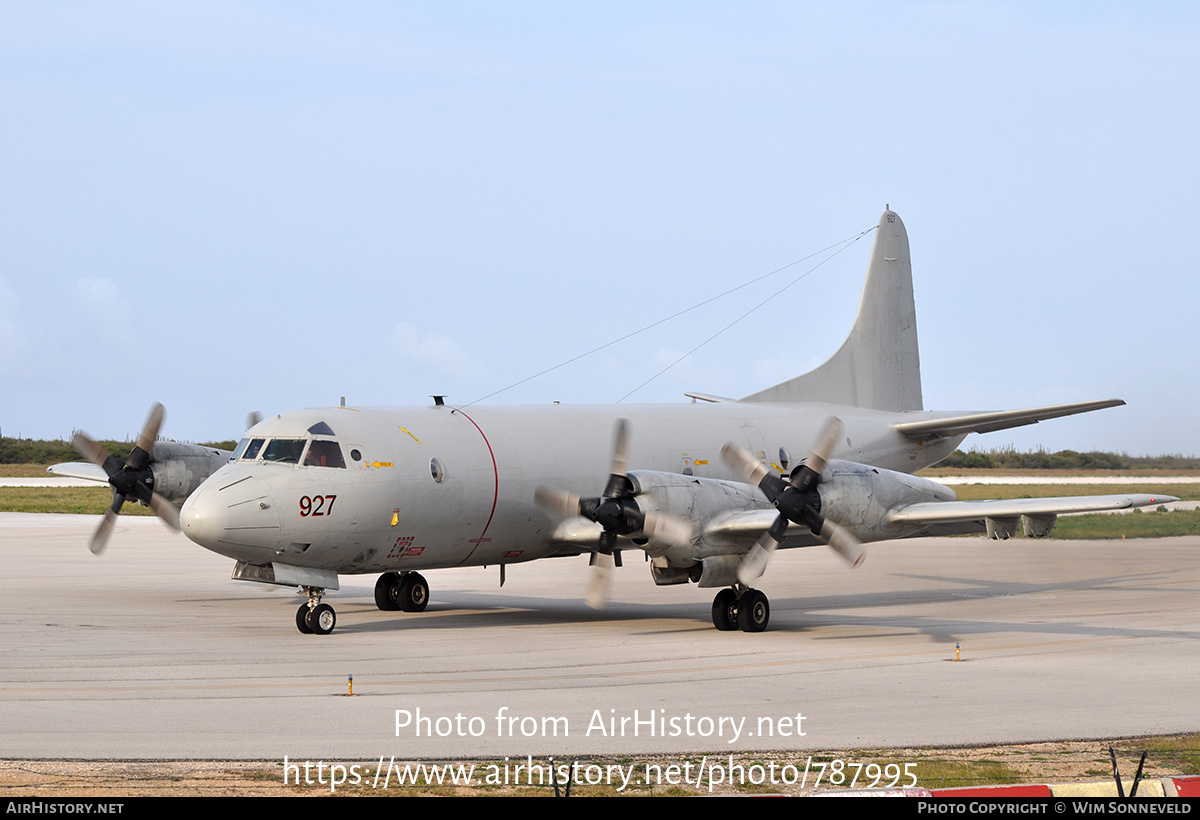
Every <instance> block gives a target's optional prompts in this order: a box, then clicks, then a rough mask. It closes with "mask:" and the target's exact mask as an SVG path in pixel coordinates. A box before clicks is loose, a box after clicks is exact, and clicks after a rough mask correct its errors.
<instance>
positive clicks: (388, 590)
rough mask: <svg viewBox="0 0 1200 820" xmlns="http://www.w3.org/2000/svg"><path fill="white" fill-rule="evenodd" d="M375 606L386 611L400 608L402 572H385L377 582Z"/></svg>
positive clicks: (394, 610)
mask: <svg viewBox="0 0 1200 820" xmlns="http://www.w3.org/2000/svg"><path fill="white" fill-rule="evenodd" d="M375 606H377V607H379V608H380V609H382V610H383V611H384V612H396V611H398V610H399V609H400V573H398V572H385V573H384V574H383V575H380V576H379V580H378V581H376V582H375Z"/></svg>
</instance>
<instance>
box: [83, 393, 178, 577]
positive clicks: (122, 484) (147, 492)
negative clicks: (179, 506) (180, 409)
mask: <svg viewBox="0 0 1200 820" xmlns="http://www.w3.org/2000/svg"><path fill="white" fill-rule="evenodd" d="M165 415H166V410H165V409H164V408H163V406H162V405H161V404H155V405H154V406H153V407H151V408H150V415H149V416H148V417H147V418H146V423H145V424H144V425H143V426H142V432H141V433H139V434H138V438H137V444H135V445H134V448H133V450H131V451H130V453H129V458H127V459H125V460H124V461H121V460H120V459H118V458H117V457H116V456H113V455H112V454H111V453H109V452H108V451H107V450H105V449H104V447H103V446H102V445H101V444H100V443H98V442H97V441H95V440H94V439H92V438H91V437H90V436H88V434H87V433H84V432H83V431H79V432H77V433H76V434H75V438H74V440H73V443H74V445H75V448H76V449H77V450H79V452H81V453H83V455H84V457H85V458H87V459H88V460H89V461H91V462H92V463H93V464H95V465H97V466H99V467H100V468H101V469H103V470H104V472H105V474H106V475H107V476H108V483H109V484H110V485H111V486H112V494H113V503H112V506H111V507H109V508H108V510H106V511H105V513H104V519H103V520H102V521H101V522H100V526H98V527H97V528H96V532H95V533H93V534H92V540H91V541H90V542H89V544H88V548H89V549H90V550H91V551H92V554H94V555H100V554H101V553H103V552H104V549H105V547H107V546H108V537H109V536H110V535H112V531H113V527H114V526H115V525H116V522H117V515H118V514H120V512H121V507H122V506H124V504H125V501H126V500H127V499H128V498H131V497H132V498H134V499H135V500H137V501H141V502H143V503H144V504H148V505H149V506H150V509H152V510H154V514H155V515H157V516H158V517H159V518H161V519H162V520H163V521H165V522H166V524H167V526H169V527H171V529H173V530H176V531H178V530H179V511H178V510H176V509H175V506H174V505H173V504H171V502H170V501H167V499H165V498H163V497H162V496H161V495H159V494H158V493H156V492H154V473H153V472H151V470H150V451H151V450H152V449H153V447H154V442H155V441H157V440H158V430H159V428H160V427H161V426H162V421H163V417H164V416H165Z"/></svg>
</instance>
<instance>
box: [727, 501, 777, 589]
mask: <svg viewBox="0 0 1200 820" xmlns="http://www.w3.org/2000/svg"><path fill="white" fill-rule="evenodd" d="M787 526H788V520H787V518H786V517H784V516H782V515H781V516H779V517H778V518H776V519H775V522H774V523H773V524H771V526H770V527H769V528H768V529H767V531H766V532H764V533H763V534H762V535H760V536H759V537H758V540H757V541H755V542H754V546H753V547H751V548H750V551H749V552H748V553H746V555H745V557H744V558H742V562H741V563H740V564H738V573H737V574H738V580H739V581H741V582H742V583H743V584H745V585H746V586H749V585H750V582H751V581H753V580H754V579H756V578H761V577H762V574H763V573H764V572H766V571H767V564H768V563H770V561H771V556H772V555H774V554H775V548H776V547H778V546H779V544H780V542H782V541H783V534H784V533H785V532H787Z"/></svg>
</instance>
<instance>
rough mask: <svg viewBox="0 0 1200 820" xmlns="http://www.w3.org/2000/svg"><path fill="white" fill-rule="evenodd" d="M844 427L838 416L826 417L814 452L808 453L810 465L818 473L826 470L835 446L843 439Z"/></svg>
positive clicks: (814, 446)
mask: <svg viewBox="0 0 1200 820" xmlns="http://www.w3.org/2000/svg"><path fill="white" fill-rule="evenodd" d="M844 429H845V427H844V426H843V425H842V420H841V419H839V418H838V417H837V416H830V417H829V418H828V419H826V421H825V426H824V427H823V428H821V432H820V433H818V434H817V443H816V444H814V445H813V449H812V452H811V453H809V454H808V465H809V466H810V467H812V469H813V472H815V473H817V474H818V475H819V474H821V473H823V472H825V465H826V463H828V461H829V456H830V455H831V454H832V453H833V448H834V447H837V445H838V442H839V441H841V438H842V430H844Z"/></svg>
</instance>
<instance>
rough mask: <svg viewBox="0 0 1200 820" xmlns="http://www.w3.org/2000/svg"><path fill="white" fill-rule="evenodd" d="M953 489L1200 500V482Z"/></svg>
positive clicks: (959, 490)
mask: <svg viewBox="0 0 1200 820" xmlns="http://www.w3.org/2000/svg"><path fill="white" fill-rule="evenodd" d="M950 489H952V490H954V494H955V495H956V496H958V500H959V501H983V500H986V499H989V498H1063V497H1072V498H1073V497H1076V496H1081V495H1132V494H1134V493H1145V494H1147V495H1173V496H1175V497H1176V498H1179V499H1182V500H1184V501H1197V500H1200V483H1195V484H1169V485H1165V486H1164V485H1161V484H1160V485H1157V486H1155V485H1154V484H1137V483H1129V484H956V485H954V486H953V487H951V488H950Z"/></svg>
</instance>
